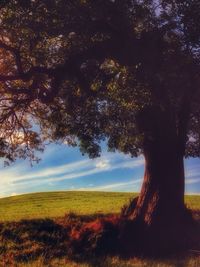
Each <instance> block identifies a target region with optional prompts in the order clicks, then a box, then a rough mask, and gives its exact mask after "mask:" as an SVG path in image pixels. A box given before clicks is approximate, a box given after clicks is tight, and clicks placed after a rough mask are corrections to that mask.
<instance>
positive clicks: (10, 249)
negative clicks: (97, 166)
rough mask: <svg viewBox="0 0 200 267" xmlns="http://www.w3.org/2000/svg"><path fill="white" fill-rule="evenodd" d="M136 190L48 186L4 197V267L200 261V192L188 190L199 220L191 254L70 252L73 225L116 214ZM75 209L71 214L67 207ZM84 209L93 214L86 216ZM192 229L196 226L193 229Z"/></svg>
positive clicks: (127, 266)
mask: <svg viewBox="0 0 200 267" xmlns="http://www.w3.org/2000/svg"><path fill="white" fill-rule="evenodd" d="M135 196H136V194H134V193H105V192H72V191H70V192H46V193H34V194H26V195H20V196H14V197H7V198H2V199H0V267H1V266H2V267H3V266H4V267H7V266H16V267H43V266H45V267H46V266H49V267H56V266H60V267H63V266H66V267H136V266H137V267H144V266H148V267H169V266H170V267H176V266H183V267H184V266H190V267H197V266H200V258H199V255H198V251H200V240H199V239H200V238H198V233H200V196H186V203H187V205H188V207H190V208H192V209H193V210H196V212H194V214H196V215H195V217H196V219H197V221H199V231H198V233H197V232H196V230H194V231H195V236H196V239H197V244H196V245H195V247H192V248H191V249H193V250H197V253H196V252H192V251H188V252H187V253H186V254H184V255H182V254H177V255H172V257H170V258H167V259H147V258H136V257H134V258H131V259H122V258H119V257H118V256H111V255H110V256H107V257H103V258H102V257H95V256H94V257H89V258H85V257H84V255H82V256H81V257H80V258H73V257H70V256H69V253H68V250H70V247H69V244H68V241H69V236H68V230H67V229H68V227H69V226H70V225H72V226H73V225H75V226H76V227H77V226H78V227H79V226H80V224H82V223H83V222H84V220H87V217H90V216H91V217H93V216H94V215H95V216H97V217H98V215H99V214H100V215H105V214H116V213H119V212H120V209H121V207H122V206H123V205H124V204H125V203H127V202H128V201H129V199H130V198H132V197H135ZM71 212H73V213H76V215H73V214H71V215H67V216H64V215H65V214H68V213H71ZM81 215H88V216H87V217H86V218H85V217H84V216H81ZM191 230H192V229H191Z"/></svg>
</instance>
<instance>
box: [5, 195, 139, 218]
mask: <svg viewBox="0 0 200 267" xmlns="http://www.w3.org/2000/svg"><path fill="white" fill-rule="evenodd" d="M134 196H136V194H133V193H104V192H72V191H69V192H46V193H34V194H26V195H20V196H14V197H8V198H3V199H0V214H1V218H0V221H19V220H21V219H36V218H57V217H61V216H63V215H65V214H66V213H70V212H73V213H76V214H79V215H93V214H109V213H119V212H120V209H121V207H122V206H123V205H124V204H125V203H126V202H127V201H128V200H129V199H130V198H131V197H134Z"/></svg>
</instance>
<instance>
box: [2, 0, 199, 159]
mask: <svg viewBox="0 0 200 267" xmlns="http://www.w3.org/2000/svg"><path fill="white" fill-rule="evenodd" d="M199 11H200V5H199V2H198V1H195V0H193V1H179V0H176V1H175V0H163V1H153V0H141V1H140V0H123V1H122V0H96V1H92V0H69V1H64V0H32V1H26V0H10V1H4V3H2V4H1V9H0V62H1V65H0V122H1V127H0V138H1V139H0V140H1V142H0V146H1V156H3V157H6V158H7V159H9V160H13V159H15V157H18V156H20V157H26V156H29V157H31V158H32V159H34V154H33V150H34V149H42V143H43V142H44V140H46V139H48V140H61V141H65V142H67V143H68V144H69V145H74V146H75V145H78V146H79V147H80V150H81V151H82V152H83V153H88V154H89V156H90V157H95V156H98V155H99V154H100V152H101V141H102V140H104V141H106V142H107V144H108V148H109V150H111V151H114V150H116V149H117V150H120V151H122V152H124V153H130V154H131V155H132V156H137V155H139V154H140V153H141V152H142V151H143V149H144V145H145V142H146V140H147V139H148V140H152V141H153V140H154V139H155V138H156V136H158V135H159V134H160V133H161V132H164V131H165V129H166V128H170V129H171V130H172V131H174V132H175V135H176V138H177V140H178V145H179V150H180V153H182V154H183V155H185V156H200V106H199V100H200V88H199V85H200V79H199V70H200V62H199V55H200V50H199V44H200V43H199V41H200V40H199V39H200V30H199V27H198V25H199V24H198V22H199V21H200V15H199V14H200V12H199ZM168 121H170V123H168ZM165 137H166V138H168V136H167V132H166V136H165Z"/></svg>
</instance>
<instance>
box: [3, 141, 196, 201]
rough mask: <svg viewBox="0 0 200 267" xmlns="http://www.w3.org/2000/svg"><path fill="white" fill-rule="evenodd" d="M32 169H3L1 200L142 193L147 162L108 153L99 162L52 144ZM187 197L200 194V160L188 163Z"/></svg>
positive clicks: (24, 164)
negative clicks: (25, 196)
mask: <svg viewBox="0 0 200 267" xmlns="http://www.w3.org/2000/svg"><path fill="white" fill-rule="evenodd" d="M40 158H41V161H40V162H39V163H38V164H36V163H35V164H34V165H33V166H32V167H31V165H30V163H29V161H28V160H26V161H22V160H17V161H16V162H15V163H14V164H12V165H10V166H8V167H4V166H3V164H1V167H0V188H1V190H0V197H6V196H13V195H19V194H24V193H31V192H46V191H60V190H73V191H74V190H85V191H86V190H87V191H117V192H139V191H140V188H141V184H142V177H143V172H144V159H143V158H142V157H138V158H131V157H130V156H128V155H124V154H122V153H119V152H116V153H111V152H107V151H106V150H104V151H103V152H102V156H101V157H100V158H97V159H94V160H92V159H89V158H88V156H87V155H85V156H82V154H81V153H80V152H79V150H78V148H72V147H68V146H67V145H65V144H63V145H58V144H51V145H49V146H47V148H46V150H45V151H44V152H43V153H42V154H40ZM185 173H186V193H192V194H199V193H200V159H187V160H185Z"/></svg>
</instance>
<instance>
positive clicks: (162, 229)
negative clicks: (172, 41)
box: [121, 110, 190, 254]
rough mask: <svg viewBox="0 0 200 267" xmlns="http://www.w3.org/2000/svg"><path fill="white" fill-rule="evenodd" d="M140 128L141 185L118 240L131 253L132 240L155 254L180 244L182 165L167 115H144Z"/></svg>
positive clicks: (183, 213) (183, 215) (185, 217)
mask: <svg viewBox="0 0 200 267" xmlns="http://www.w3.org/2000/svg"><path fill="white" fill-rule="evenodd" d="M151 115H152V117H153V118H151ZM149 116H150V117H149ZM140 119H141V118H140ZM142 119H143V118H142ZM147 120H149V125H148V123H147ZM140 123H141V120H140ZM143 125H145V127H146V125H147V127H146V128H145V129H144V128H143V133H144V146H143V152H144V158H145V173H144V181H143V185H142V188H141V192H140V195H139V197H138V198H137V201H136V202H135V203H134V202H133V203H132V204H133V205H132V207H131V203H130V206H129V209H128V213H127V214H126V215H127V216H126V220H125V221H126V223H125V225H126V226H125V227H122V229H123V230H122V234H121V236H122V237H123V240H124V241H125V244H124V245H125V246H126V247H127V245H128V243H129V245H128V247H129V248H130V249H132V243H133V240H135V241H134V242H137V244H136V246H135V248H136V247H137V248H138V247H140V248H141V247H142V248H141V249H143V248H144V246H145V247H146V249H147V250H148V252H150V251H151V252H152V251H153V252H152V253H153V254H155V251H156V252H158V251H159V252H160V251H161V250H162V251H165V252H167V251H168V250H170V249H172V247H174V246H176V247H177V243H181V244H183V243H184V241H183V240H181V239H180V238H181V236H182V235H183V233H184V231H185V230H184V229H185V228H184V227H183V226H184V225H185V222H186V220H188V219H189V217H190V216H188V213H187V212H186V208H185V205H184V162H183V153H182V151H181V150H180V149H179V148H180V144H179V140H178V139H177V134H176V128H175V127H174V125H173V123H172V122H171V120H170V118H169V116H168V114H166V113H161V112H160V113H159V112H158V111H157V110H154V111H153V114H150V113H149V112H148V116H146V114H145V121H144V120H143V121H142V126H143ZM140 126H141V125H140ZM127 219H128V220H127ZM127 221H128V223H127ZM139 243H140V244H139Z"/></svg>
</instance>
